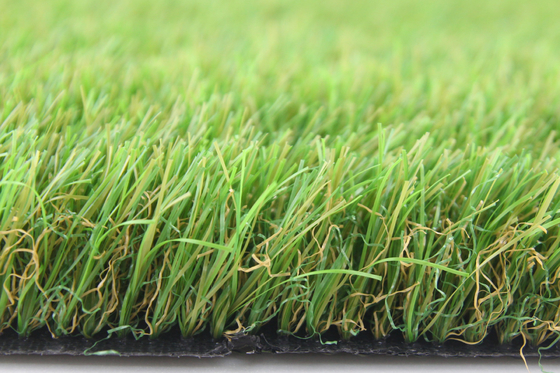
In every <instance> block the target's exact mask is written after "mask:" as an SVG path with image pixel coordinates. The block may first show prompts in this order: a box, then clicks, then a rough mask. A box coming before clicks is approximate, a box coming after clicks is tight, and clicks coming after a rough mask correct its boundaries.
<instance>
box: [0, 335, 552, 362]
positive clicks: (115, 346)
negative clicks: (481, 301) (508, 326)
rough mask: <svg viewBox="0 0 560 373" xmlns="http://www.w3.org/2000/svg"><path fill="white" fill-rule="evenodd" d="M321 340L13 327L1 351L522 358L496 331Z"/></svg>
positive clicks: (533, 352) (0, 340)
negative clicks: (76, 333) (468, 338)
mask: <svg viewBox="0 0 560 373" xmlns="http://www.w3.org/2000/svg"><path fill="white" fill-rule="evenodd" d="M324 342H325V340H324V339H323V343H321V341H319V340H317V339H298V338H295V337H286V336H279V335H277V334H276V333H271V332H266V331H265V332H263V333H261V334H259V335H252V336H249V335H240V336H237V337H235V338H232V339H231V340H227V339H224V340H220V341H216V340H213V339H212V338H210V336H207V335H198V336H196V337H194V338H182V337H181V335H180V333H178V332H170V333H167V334H165V335H163V336H161V337H160V338H158V339H149V338H147V337H144V338H140V339H139V340H135V339H134V338H116V337H115V338H110V339H107V340H99V341H92V340H88V339H85V338H82V337H62V338H57V339H53V338H52V337H51V336H50V334H49V333H48V332H46V331H38V332H35V333H34V334H33V335H32V336H30V337H28V338H19V337H18V336H17V334H16V333H15V332H11V331H9V332H6V333H4V334H3V335H2V336H0V354H2V355H16V354H34V355H75V356H77V355H90V354H93V355H121V356H169V357H181V356H191V357H219V356H226V355H229V354H231V353H232V352H242V353H266V352H270V353H283V354H285V353H296V354H304V353H327V354H335V353H349V354H356V355H358V354H359V355H397V356H442V357H500V356H511V357H520V354H519V349H520V347H521V343H513V344H510V345H500V344H498V343H497V340H496V339H495V337H493V336H492V335H491V336H489V337H487V338H486V339H485V340H484V341H483V342H482V343H481V344H478V345H466V344H464V343H461V342H458V341H448V342H445V343H444V344H435V343H430V342H424V341H422V342H416V343H412V344H410V343H406V342H405V341H404V340H403V339H402V337H399V336H393V337H389V338H386V339H383V340H378V341H376V340H373V339H372V338H371V335H369V336H368V335H367V333H364V335H358V336H357V337H355V338H353V339H352V340H349V341H336V342H329V343H324ZM523 355H524V356H525V357H532V356H539V353H538V349H537V348H535V347H532V346H526V347H524V349H523ZM541 355H542V357H560V343H557V344H556V345H554V346H553V347H551V348H550V349H547V350H544V349H541Z"/></svg>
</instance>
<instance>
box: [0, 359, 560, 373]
mask: <svg viewBox="0 0 560 373" xmlns="http://www.w3.org/2000/svg"><path fill="white" fill-rule="evenodd" d="M528 362H529V367H530V369H531V372H533V373H538V372H540V371H541V370H540V368H539V366H538V364H537V360H536V359H528ZM543 366H544V368H545V370H546V371H549V372H559V373H560V359H548V360H544V361H543ZM0 372H1V373H4V372H6V373H23V372H26V373H29V372H40V373H51V372H52V373H55V372H56V373H108V372H119V373H120V372H123V373H147V372H208V373H210V372H212V373H213V372H227V373H236V372H243V373H252V372H266V373H274V372H290V373H298V372H305V373H313V372H320V373H329V372H342V373H359V372H368V373H384V372H387V373H389V372H390V373H404V372H406V373H409V372H423V373H427V372H446V373H448V372H453V373H455V372H458V373H462V372H465V373H467V372H468V373H485V372H492V373H502V372H503V373H517V372H519V373H525V372H527V370H526V368H525V365H524V363H523V360H521V359H515V358H433V357H386V356H352V355H329V356H326V355H271V354H262V355H241V354H234V355H230V356H227V357H225V358H212V359H208V358H207V359H196V358H163V357H158V358H145V357H142V358H125V357H94V356H92V357H71V356H0Z"/></svg>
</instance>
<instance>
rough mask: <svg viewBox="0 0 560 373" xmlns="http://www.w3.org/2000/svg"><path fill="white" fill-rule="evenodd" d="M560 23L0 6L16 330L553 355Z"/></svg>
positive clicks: (497, 12) (392, 12)
mask: <svg viewBox="0 0 560 373" xmlns="http://www.w3.org/2000/svg"><path fill="white" fill-rule="evenodd" d="M554 5H555V2H554V1H536V2H530V3H528V2H521V1H493V2H484V1H477V0H475V1H470V2H468V3H467V2H463V1H430V2H423V3H417V2H413V1H396V2H391V3H385V2H372V1H367V2H360V1H353V2H351V3H347V2H339V1H321V2H319V1H309V2H296V1H287V2H286V1H281V2H280V1H267V2H248V1H228V2H214V1H204V2H190V1H173V0H166V1H157V2H154V1H132V0H120V1H111V2H109V1H106V2H105V1H90V0H88V1H80V2H71V1H62V0H53V1H48V2H38V1H4V2H2V3H1V5H0V6H1V8H0V27H1V30H2V32H0V56H1V58H0V100H1V102H0V123H1V124H0V139H1V141H0V156H1V157H2V160H1V164H0V178H1V179H0V239H1V247H2V251H1V254H0V282H1V283H2V291H1V295H0V329H1V330H6V329H8V328H13V329H14V330H16V331H17V332H18V333H19V334H21V335H29V334H30V333H32V332H33V331H34V330H37V329H39V328H48V330H49V331H50V332H51V333H52V335H53V336H62V335H68V334H82V335H84V336H86V337H99V336H104V335H107V331H108V330H109V334H114V333H116V334H119V335H126V334H129V333H134V334H135V335H136V336H145V335H149V336H152V337H158V336H159V335H161V334H162V333H164V332H166V331H168V330H170V329H172V328H179V329H180V331H181V333H182V334H183V335H184V336H192V335H196V334H197V333H201V332H203V331H209V332H210V333H211V335H212V336H214V337H216V338H219V337H222V336H229V335H231V334H234V333H238V332H240V331H242V332H246V333H254V332H257V331H258V330H259V328H260V327H262V325H264V324H266V323H270V322H274V323H276V324H277V330H278V333H285V334H292V335H297V336H300V337H302V336H317V335H320V334H321V333H324V332H326V331H327V330H330V329H332V328H336V329H337V330H338V332H339V335H340V337H341V338H351V337H352V336H354V335H356V334H358V333H370V334H371V335H372V338H382V337H384V336H386V335H387V334H389V333H391V332H393V333H402V334H403V335H404V337H405V339H406V340H407V341H411V342H412V341H416V340H418V339H428V340H435V341H444V340H448V339H451V338H452V339H459V340H462V341H465V342H467V343H476V342H479V341H482V340H483V339H484V337H485V336H486V335H487V334H488V333H489V331H490V330H495V331H496V333H497V335H498V336H499V339H500V341H501V342H502V343H509V342H511V341H512V340H513V339H515V338H522V339H523V340H524V341H526V342H527V343H531V344H534V345H542V344H543V343H544V342H545V341H547V340H550V339H551V338H552V339H555V338H556V337H557V336H558V335H559V332H560V326H559V322H560V313H559V312H560V311H559V305H560V288H559V286H558V285H559V279H560V248H559V244H560V236H559V225H558V224H559V223H560V214H559V212H560V210H559V208H560V198H559V194H558V192H559V191H558V187H559V185H560V177H559V176H558V172H557V168H558V160H557V159H558V156H559V151H560V147H559V145H558V135H557V133H556V131H557V130H558V129H559V118H560V79H558V76H559V75H558V74H559V72H560V71H559V70H560V52H559V51H558V49H557V48H555V45H558V42H559V41H560V24H558V22H556V20H557V15H556V14H555V13H556V10H555V8H554ZM8 30H9V32H7V31H8Z"/></svg>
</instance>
